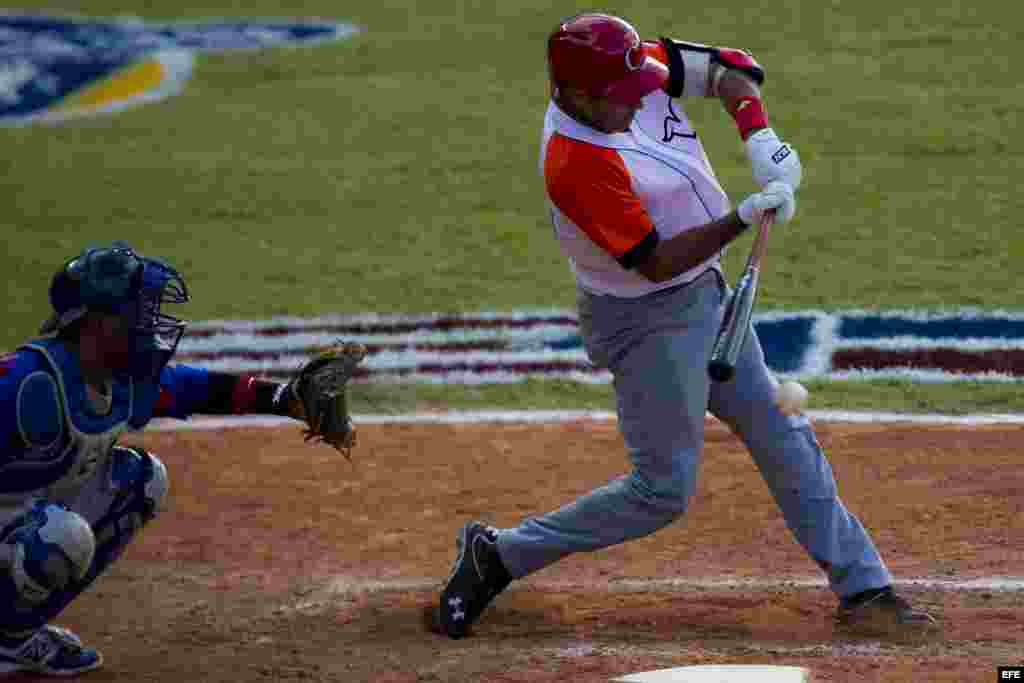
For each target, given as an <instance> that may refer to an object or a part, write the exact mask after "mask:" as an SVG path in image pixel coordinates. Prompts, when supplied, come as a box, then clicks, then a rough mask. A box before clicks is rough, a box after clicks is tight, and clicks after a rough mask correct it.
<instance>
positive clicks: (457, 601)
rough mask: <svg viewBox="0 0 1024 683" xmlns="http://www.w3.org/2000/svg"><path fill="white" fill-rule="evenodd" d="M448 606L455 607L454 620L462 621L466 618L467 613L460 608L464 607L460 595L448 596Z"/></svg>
mask: <svg viewBox="0 0 1024 683" xmlns="http://www.w3.org/2000/svg"><path fill="white" fill-rule="evenodd" d="M448 606H449V607H453V608H454V610H453V611H452V621H461V620H462V619H465V618H466V613H465V612H463V611H462V609H460V608H461V607H462V598H460V597H458V596H456V597H454V598H448Z"/></svg>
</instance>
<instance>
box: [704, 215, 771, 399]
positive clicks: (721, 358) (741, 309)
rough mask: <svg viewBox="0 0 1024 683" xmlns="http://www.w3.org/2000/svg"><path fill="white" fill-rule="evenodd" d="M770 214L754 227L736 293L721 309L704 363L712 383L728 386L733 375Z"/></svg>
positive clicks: (754, 295) (754, 293)
mask: <svg viewBox="0 0 1024 683" xmlns="http://www.w3.org/2000/svg"><path fill="white" fill-rule="evenodd" d="M774 216H775V212H774V211H765V212H764V214H763V215H762V216H761V222H760V223H759V224H758V226H757V234H756V235H755V236H754V243H753V244H752V245H751V247H750V255H749V256H748V257H747V265H746V266H744V268H743V272H742V273H741V274H740V278H739V280H738V281H737V282H736V289H734V290H733V293H732V296H731V297H729V301H728V302H727V303H726V305H725V313H724V314H723V315H722V324H721V325H720V326H719V327H718V334H717V335H715V344H714V346H712V347H711V360H709V361H708V375H710V377H711V379H713V380H715V381H716V382H728V381H729V380H730V379H732V376H733V375H734V374H735V373H736V359H737V358H739V355H740V350H741V349H742V348H743V344H744V343H745V342H746V341H747V330H749V329H750V317H751V315H753V312H754V300H755V299H756V298H757V281H758V277H759V276H760V272H761V261H762V260H763V259H764V252H765V249H766V248H767V246H768V227H769V226H770V225H771V224H772V218H773V217H774Z"/></svg>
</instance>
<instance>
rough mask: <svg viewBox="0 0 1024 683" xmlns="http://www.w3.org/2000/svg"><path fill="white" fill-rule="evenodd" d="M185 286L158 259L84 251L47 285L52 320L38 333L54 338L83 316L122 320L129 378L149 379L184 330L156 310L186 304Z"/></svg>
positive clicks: (119, 250) (125, 251)
mask: <svg viewBox="0 0 1024 683" xmlns="http://www.w3.org/2000/svg"><path fill="white" fill-rule="evenodd" d="M188 299H189V295H188V290H187V288H186V287H185V281H184V279H183V278H182V277H181V275H180V274H179V273H178V271H176V270H175V269H174V268H172V267H171V266H169V265H168V264H166V263H164V262H163V261H160V260H159V259H154V258H146V257H144V256H140V255H139V254H137V253H136V252H135V251H134V250H132V248H131V247H129V246H128V245H127V244H125V243H124V242H114V244H113V245H112V246H110V247H101V248H97V247H92V248H88V249H85V250H84V251H82V253H80V254H79V255H78V256H76V257H75V258H73V259H71V260H70V261H68V262H67V263H66V264H65V265H64V267H63V268H61V269H60V270H58V271H57V272H56V273H55V274H54V276H53V280H52V281H51V283H50V304H51V305H52V306H53V311H54V313H53V316H51V317H50V319H49V320H47V321H46V322H45V323H44V324H43V326H42V328H41V329H40V333H41V334H56V333H58V332H60V331H61V330H63V329H65V328H67V327H68V326H69V325H71V324H72V323H74V322H76V321H77V320H79V319H80V318H81V317H82V316H84V315H85V314H86V313H87V312H89V311H96V312H99V313H109V314H114V315H123V316H127V317H128V318H129V320H130V321H131V329H132V332H133V335H134V339H133V342H134V350H133V356H132V359H131V368H128V370H129V372H130V373H131V375H132V376H133V377H135V378H137V379H148V378H153V377H155V376H156V375H158V374H159V372H160V370H161V369H162V368H163V366H164V365H165V364H166V363H167V361H168V360H169V359H170V357H171V356H172V355H173V354H174V351H175V350H176V349H177V346H178V341H179V340H180V339H181V335H182V333H183V332H184V330H185V323H184V322H183V321H182V320H180V319H179V318H176V317H173V316H170V315H167V314H166V313H163V312H162V311H161V310H160V306H161V304H181V303H185V302H186V301H188Z"/></svg>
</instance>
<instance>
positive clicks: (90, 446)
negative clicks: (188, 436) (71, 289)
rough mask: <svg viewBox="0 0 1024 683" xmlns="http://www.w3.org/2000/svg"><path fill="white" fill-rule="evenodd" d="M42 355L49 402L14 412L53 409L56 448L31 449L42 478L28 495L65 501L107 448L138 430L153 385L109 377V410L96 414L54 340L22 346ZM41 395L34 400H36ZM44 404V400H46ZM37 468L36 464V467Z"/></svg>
mask: <svg viewBox="0 0 1024 683" xmlns="http://www.w3.org/2000/svg"><path fill="white" fill-rule="evenodd" d="M21 348H23V349H30V350H32V351H35V352H37V353H39V354H41V355H42V357H43V358H44V359H45V360H46V365H47V366H48V368H47V369H48V370H49V374H51V375H52V378H53V380H54V382H55V384H56V394H55V395H53V396H51V400H52V401H53V402H52V403H50V404H49V405H45V404H40V405H25V406H22V405H19V411H24V410H32V411H56V413H57V415H59V419H60V422H61V423H62V425H61V426H62V427H63V435H62V437H61V438H60V440H59V442H58V444H59V445H57V447H56V448H54V449H48V450H46V451H35V452H34V455H33V456H32V460H33V465H34V466H35V467H34V468H45V469H46V474H47V475H48V476H46V477H45V478H44V480H45V481H46V482H47V483H45V485H43V486H42V487H41V488H40V489H37V490H36V491H34V492H33V493H34V495H37V496H42V497H45V498H47V499H49V500H52V501H57V502H64V503H68V502H70V501H71V500H72V499H73V498H74V497H75V496H76V495H77V494H78V492H79V491H80V490H81V488H82V486H83V485H84V483H85V482H86V481H87V480H88V479H89V478H90V477H92V476H93V475H94V474H95V473H96V472H97V470H99V469H100V468H101V467H103V466H104V465H105V464H106V461H107V459H108V458H109V455H110V449H111V447H112V446H113V445H114V444H115V443H116V442H117V439H118V438H119V437H120V436H121V434H122V433H124V432H125V431H127V430H134V429H141V428H142V427H143V426H144V425H145V424H146V423H147V422H148V421H149V420H150V418H151V417H152V414H153V406H154V404H155V402H156V398H157V395H158V393H159V387H157V386H156V385H154V384H151V383H141V384H140V383H136V382H135V381H133V380H132V379H130V378H125V379H115V380H114V382H113V384H112V386H111V395H110V409H109V410H108V411H107V412H106V414H104V415H96V414H94V413H93V412H92V411H90V410H89V409H88V408H89V406H90V401H89V399H88V397H87V395H86V385H85V381H84V380H83V378H82V374H81V372H80V370H79V368H78V363H77V359H75V358H74V357H73V356H72V355H71V354H69V353H68V352H67V350H66V349H65V348H64V345H63V343H62V342H61V341H60V340H58V339H45V340H40V341H37V342H33V343H30V344H26V345H24V346H22V347H21ZM41 398H42V397H40V398H37V399H36V401H37V402H40V403H42V400H40V399H41ZM47 403H48V401H47ZM37 471H38V469H37Z"/></svg>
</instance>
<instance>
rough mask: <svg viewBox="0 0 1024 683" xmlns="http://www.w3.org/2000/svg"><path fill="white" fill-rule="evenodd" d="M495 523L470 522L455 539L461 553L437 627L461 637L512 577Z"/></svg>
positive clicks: (457, 559) (437, 620)
mask: <svg viewBox="0 0 1024 683" xmlns="http://www.w3.org/2000/svg"><path fill="white" fill-rule="evenodd" d="M497 540H498V533H497V530H496V529H494V528H493V527H488V526H484V525H483V524H480V523H479V522H469V523H468V524H466V525H465V526H464V527H462V530H461V531H460V532H459V535H458V537H456V539H455V548H456V552H457V553H458V554H457V556H456V558H455V564H454V565H453V566H452V573H451V575H450V576H449V577H448V584H447V585H446V586H445V589H444V591H443V592H442V593H441V602H440V605H439V607H438V610H437V612H435V614H434V624H435V627H436V630H439V631H440V632H441V633H444V634H446V635H447V636H448V637H450V638H462V637H463V636H465V635H466V634H467V633H468V632H469V627H470V626H471V625H472V624H473V622H475V621H476V620H477V618H478V617H479V616H480V613H481V612H483V611H484V608H485V607H487V605H488V604H489V603H490V602H491V600H493V599H494V597H495V596H496V595H497V594H498V593H500V592H501V591H503V590H505V587H506V586H508V584H509V583H511V581H512V577H511V576H509V573H508V570H507V569H505V565H503V564H502V563H501V557H500V556H499V555H498V546H497Z"/></svg>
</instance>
